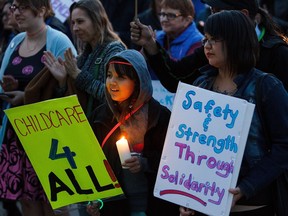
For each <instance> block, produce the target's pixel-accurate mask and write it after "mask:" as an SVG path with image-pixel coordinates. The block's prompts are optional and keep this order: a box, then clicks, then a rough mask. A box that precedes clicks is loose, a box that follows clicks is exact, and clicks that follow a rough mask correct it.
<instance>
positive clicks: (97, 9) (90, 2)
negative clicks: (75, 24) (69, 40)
mask: <svg viewBox="0 0 288 216" xmlns="http://www.w3.org/2000/svg"><path fill="white" fill-rule="evenodd" d="M76 8H80V9H82V10H84V11H85V12H86V13H87V15H88V16H89V17H90V19H91V20H92V23H93V24H94V28H95V29H97V30H98V34H99V35H98V37H97V38H98V43H101V44H102V43H104V42H105V41H107V42H109V41H114V40H120V38H119V36H118V35H117V34H116V33H115V32H114V31H113V27H112V24H111V22H110V20H109V18H108V16H107V13H106V11H105V9H104V7H103V5H102V3H101V2H100V1H99V0H80V1H78V2H74V3H73V4H72V5H71V6H70V9H69V10H70V20H71V14H72V12H73V10H74V9H76Z"/></svg>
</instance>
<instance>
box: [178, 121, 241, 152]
mask: <svg viewBox="0 0 288 216" xmlns="http://www.w3.org/2000/svg"><path fill="white" fill-rule="evenodd" d="M175 135H176V137H178V138H186V141H191V142H192V143H195V142H198V143H199V144H201V145H207V146H211V147H212V148H213V151H214V152H215V153H216V154H220V153H222V152H223V151H224V150H227V151H230V152H234V153H237V152H238V144H237V143H235V137H234V136H230V135H228V136H227V137H226V138H222V139H217V138H216V136H213V135H206V134H200V133H198V132H197V131H195V132H193V131H192V129H191V127H188V126H187V125H186V124H180V125H179V126H178V130H177V131H176V134H175Z"/></svg>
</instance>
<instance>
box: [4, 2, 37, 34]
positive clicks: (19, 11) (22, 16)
mask: <svg viewBox="0 0 288 216" xmlns="http://www.w3.org/2000/svg"><path fill="white" fill-rule="evenodd" d="M10 9H11V12H12V15H13V17H14V19H15V21H16V22H17V24H18V27H19V28H21V29H23V30H24V31H26V30H28V29H33V28H35V21H36V20H35V14H34V13H33V11H32V10H31V8H30V7H29V5H25V4H20V3H19V2H18V1H14V2H13V4H12V5H11V7H10Z"/></svg>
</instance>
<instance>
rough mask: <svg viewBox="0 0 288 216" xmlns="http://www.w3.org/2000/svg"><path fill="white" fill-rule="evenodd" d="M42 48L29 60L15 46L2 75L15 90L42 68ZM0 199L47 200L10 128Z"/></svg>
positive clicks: (0, 156)
mask: <svg viewBox="0 0 288 216" xmlns="http://www.w3.org/2000/svg"><path fill="white" fill-rule="evenodd" d="M44 50H46V46H44V47H43V48H42V49H41V50H40V51H39V52H38V53H36V54H35V55H33V56H29V57H22V56H20V55H19V47H17V48H16V49H15V51H14V53H13V54H12V55H11V58H10V62H9V65H8V66H7V68H6V71H5V74H4V75H11V76H13V77H14V78H15V79H17V80H18V83H19V87H18V89H17V90H20V91H23V90H24V89H25V87H26V85H27V84H28V83H29V81H31V80H32V78H33V77H34V76H35V75H37V74H38V73H39V72H40V71H41V70H42V69H43V68H44V63H43V62H44V56H43V51H44ZM0 198H3V199H10V200H21V199H27V200H47V197H46V195H45V193H44V191H43V188H42V186H41V184H40V182H39V179H38V177H37V175H36V173H35V171H34V169H33V167H32V165H31V163H30V161H29V159H28V157H27V155H26V153H25V151H24V149H23V147H22V145H21V143H20V141H19V140H18V138H17V136H16V134H15V132H14V130H13V128H12V126H11V125H10V124H8V126H7V132H6V135H5V138H4V142H3V144H2V149H1V151H0Z"/></svg>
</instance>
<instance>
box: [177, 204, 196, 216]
mask: <svg viewBox="0 0 288 216" xmlns="http://www.w3.org/2000/svg"><path fill="white" fill-rule="evenodd" d="M179 212H180V216H190V215H195V211H194V210H192V209H189V208H186V207H183V206H180V207H179Z"/></svg>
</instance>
